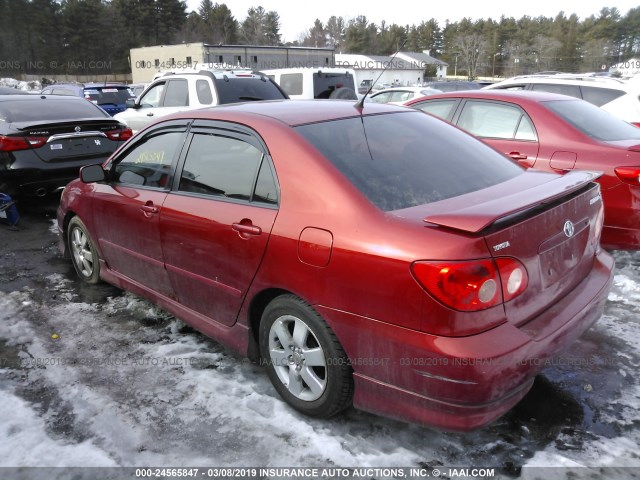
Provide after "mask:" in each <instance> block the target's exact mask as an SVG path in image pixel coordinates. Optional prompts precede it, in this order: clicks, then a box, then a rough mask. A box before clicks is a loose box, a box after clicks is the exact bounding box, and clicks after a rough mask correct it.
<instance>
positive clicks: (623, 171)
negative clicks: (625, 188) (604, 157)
mask: <svg viewBox="0 0 640 480" xmlns="http://www.w3.org/2000/svg"><path fill="white" fill-rule="evenodd" d="M614 171H615V172H616V175H617V176H618V178H619V179H620V180H622V181H623V182H624V183H629V184H631V185H640V167H616V168H615V169H614Z"/></svg>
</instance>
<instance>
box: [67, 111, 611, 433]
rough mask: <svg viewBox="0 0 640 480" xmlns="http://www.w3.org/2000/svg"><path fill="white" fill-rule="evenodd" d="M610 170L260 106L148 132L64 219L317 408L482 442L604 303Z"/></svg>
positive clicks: (404, 126)
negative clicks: (535, 166) (482, 434)
mask: <svg viewBox="0 0 640 480" xmlns="http://www.w3.org/2000/svg"><path fill="white" fill-rule="evenodd" d="M596 177H597V175H595V174H592V173H589V172H572V173H569V174H567V175H564V176H562V175H557V174H554V173H548V172H535V171H527V170H526V169H524V168H522V167H521V166H519V165H517V164H515V163H514V162H511V161H509V160H508V159H507V158H505V157H504V156H502V155H500V154H499V153H497V152H496V151H495V150H493V149H492V148H490V147H488V146H487V145H485V144H484V143H482V142H481V141H479V140H477V139H476V138H474V137H473V136H471V135H469V134H467V133H465V132H463V131H461V130H459V129H457V128H454V127H452V126H451V125H449V124H447V123H446V122H442V121H440V120H438V119H435V118H433V117H431V116H429V115H424V114H422V113H420V112H417V111H413V110H410V109H407V108H404V107H395V106H389V105H381V104H366V103H365V104H364V106H356V105H355V104H354V103H353V102H347V101H302V100H301V101H295V102H293V101H282V102H253V103H247V104H238V105H233V106H224V107H217V108H213V109H202V110H192V111H188V112H183V113H180V114H175V115H171V116H169V117H165V118H164V119H163V120H162V121H159V122H157V123H155V124H153V125H151V126H149V127H147V128H145V129H144V130H142V131H140V132H139V133H138V134H137V135H136V136H135V137H134V138H133V139H132V140H131V141H130V142H129V143H127V144H126V145H125V146H124V147H123V148H122V149H120V150H119V151H118V152H116V153H115V154H114V155H113V156H112V157H111V159H110V160H108V161H107V162H106V163H105V164H103V165H93V166H89V167H85V168H83V170H82V171H81V178H80V179H78V180H75V181H73V182H71V184H69V185H68V186H67V188H66V189H65V190H64V193H63V195H62V198H61V204H60V208H59V210H58V228H59V231H60V239H61V248H62V251H63V252H64V254H65V255H68V256H69V257H70V258H71V260H72V262H73V265H74V266H75V269H76V271H77V273H78V275H79V276H80V278H81V279H83V280H84V281H86V282H89V283H95V282H98V281H99V280H100V279H102V280H105V281H107V282H110V283H112V284H114V285H117V286H119V287H121V288H125V289H127V290H130V291H132V292H134V293H136V294H139V295H143V296H145V297H147V298H149V299H151V300H152V301H154V302H156V303H157V304H158V305H160V306H162V307H164V308H165V309H167V310H168V311H170V312H172V313H173V314H175V315H176V316H178V317H180V318H181V319H183V320H184V321H186V322H187V323H189V324H191V325H193V326H194V327H195V328H197V329H198V330H200V331H201V332H203V333H205V334H207V335H209V336H211V337H213V338H215V339H217V340H219V341H221V342H222V343H224V344H226V345H228V346H229V347H231V348H233V349H234V350H236V351H237V352H239V353H241V354H242V355H247V356H249V357H251V358H253V359H255V360H260V361H261V362H262V363H263V364H264V365H265V366H266V369H267V372H268V375H269V377H270V379H271V381H272V383H273V385H274V387H275V389H276V390H277V391H278V393H279V394H280V395H281V396H282V398H283V399H284V400H285V401H286V402H288V403H289V404H290V405H291V406H292V407H294V408H295V409H297V410H299V411H301V412H303V413H305V414H308V415H312V416H317V417H329V416H331V415H335V414H336V413H338V412H340V411H342V410H344V409H345V408H347V407H349V406H350V405H351V404H352V403H353V404H354V405H355V406H356V407H357V408H361V409H364V410H368V411H372V412H376V413H379V414H383V415H388V416H392V417H396V418H400V419H403V420H406V421H411V422H418V423H421V424H425V425H431V426H436V427H439V428H444V429H451V430H470V429H474V428H479V427H481V426H483V425H486V424H487V423H489V422H492V421H493V420H495V419H496V418H497V417H499V416H500V415H502V414H503V413H505V412H506V411H507V410H509V409H510V408H511V407H513V406H514V405H515V404H516V403H518V401H519V400H520V399H521V398H522V397H523V396H524V395H525V394H526V393H527V391H528V390H529V388H530V387H531V385H532V383H533V380H534V376H535V375H536V374H537V373H538V372H539V371H540V369H541V368H542V366H543V365H544V363H545V360H546V359H548V358H549V357H551V356H554V355H557V354H559V353H560V352H561V351H563V349H565V348H567V346H568V345H569V344H570V343H571V342H572V341H574V340H575V339H576V338H577V337H578V336H579V335H581V334H582V333H583V332H584V331H585V330H586V329H588V328H589V327H590V326H591V325H592V324H593V323H594V322H595V321H596V320H597V319H598V318H599V317H600V315H601V313H602V311H603V309H604V304H605V301H606V298H607V294H608V291H609V288H610V286H611V281H612V275H613V259H612V257H611V256H610V255H609V254H608V253H607V252H605V251H604V250H602V249H600V246H599V240H600V234H601V230H602V221H603V208H602V202H601V199H600V188H599V186H598V184H597V183H594V180H595V179H596Z"/></svg>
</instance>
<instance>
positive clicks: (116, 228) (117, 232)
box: [93, 121, 187, 297]
mask: <svg viewBox="0 0 640 480" xmlns="http://www.w3.org/2000/svg"><path fill="white" fill-rule="evenodd" d="M186 129H187V125H186V121H181V122H174V123H172V124H168V125H165V126H163V127H161V128H157V129H154V130H152V131H150V132H148V133H147V134H145V135H144V137H143V138H141V139H139V140H138V141H137V142H135V143H134V144H132V145H131V147H130V148H128V149H127V150H126V151H124V152H122V154H120V155H119V156H118V157H117V158H115V159H114V160H113V161H112V162H111V163H110V164H109V166H108V168H109V172H108V174H107V175H108V181H107V182H105V183H99V184H96V186H95V193H94V196H93V198H94V214H93V215H94V223H95V228H96V232H97V237H98V238H97V242H98V244H99V246H100V250H101V252H102V255H103V257H104V260H105V262H106V263H107V265H108V267H109V268H110V269H111V270H113V271H114V272H116V273H118V274H120V275H123V276H125V277H127V278H129V279H130V280H133V281H135V282H137V283H140V284H142V285H144V286H146V287H149V288H151V289H153V290H155V291H157V292H158V293H160V294H162V295H166V296H169V297H172V296H173V291H172V289H171V285H170V282H169V279H168V277H167V273H166V270H165V268H164V260H163V257H162V246H161V243H160V231H159V221H160V213H161V211H162V208H163V204H164V202H165V199H166V197H167V193H168V190H169V188H170V186H171V179H172V176H173V174H174V170H175V165H176V163H177V157H178V155H179V153H180V150H181V146H182V144H183V142H184V139H185V135H186V134H185V132H186Z"/></svg>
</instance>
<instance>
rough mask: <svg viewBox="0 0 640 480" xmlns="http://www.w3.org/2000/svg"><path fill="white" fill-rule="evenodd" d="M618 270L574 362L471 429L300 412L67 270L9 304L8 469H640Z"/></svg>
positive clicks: (2, 343) (630, 278)
mask: <svg viewBox="0 0 640 480" xmlns="http://www.w3.org/2000/svg"><path fill="white" fill-rule="evenodd" d="M54 234H55V232H54V231H53V229H50V230H49V235H51V236H52V237H54ZM616 262H617V266H618V268H617V273H616V277H615V282H614V286H613V289H612V291H611V294H610V296H609V302H608V304H607V308H606V311H605V315H604V316H603V318H602V319H601V320H600V321H599V322H598V323H597V324H596V326H595V327H594V328H592V329H591V330H590V331H589V332H587V333H586V334H585V335H584V336H583V337H582V338H581V339H580V340H579V341H578V342H576V344H575V345H574V346H573V347H572V348H571V350H570V351H569V352H567V354H566V355H565V356H563V357H562V358H563V359H564V360H567V361H564V362H558V364H556V365H554V366H552V367H550V368H548V369H547V370H546V371H545V374H544V376H543V377H540V378H539V379H538V380H536V384H535V386H534V388H533V390H532V392H531V393H530V394H529V395H528V396H527V397H525V399H524V400H523V401H522V402H521V404H519V405H518V406H517V407H516V408H515V409H514V410H513V411H512V412H510V413H508V414H507V415H505V416H504V417H502V418H501V419H499V420H498V421H496V422H495V423H494V424H493V425H491V426H489V427H487V428H485V429H482V430H480V431H478V432H474V433H471V434H466V435H464V434H452V433H443V432H437V431H433V430H430V429H426V428H422V427H418V426H415V425H408V424H405V423H401V422H396V421H393V420H389V419H385V418H382V417H378V416H375V415H370V414H367V413H364V412H358V411H355V410H350V411H348V412H347V413H346V414H343V415H341V416H338V417H336V418H334V419H331V420H316V419H311V418H308V417H304V416H302V415H300V414H298V413H297V412H295V411H294V410H292V409H291V408H289V407H288V406H287V405H286V404H285V403H284V402H283V401H281V400H280V399H279V397H278V395H277V393H276V392H275V390H274V389H273V387H272V386H271V384H270V382H269V380H268V378H267V376H266V374H265V372H264V371H263V370H262V368H261V367H259V366H256V365H253V364H251V363H250V362H248V360H246V359H241V358H238V357H236V356H234V355H232V354H230V353H229V352H228V351H227V350H225V348H224V347H222V346H220V345H219V344H217V343H215V342H214V341H212V340H210V339H207V338H206V337H204V336H203V335H200V334H199V333H197V332H195V331H194V330H192V329H191V328H190V327H188V326H186V325H185V324H184V323H182V322H181V321H179V320H177V319H175V318H173V317H172V316H170V315H168V314H167V313H165V312H164V311H162V310H161V309H159V308H157V307H155V306H153V305H152V304H150V303H148V302H147V301H145V300H142V299H140V298H138V297H136V296H134V295H131V294H129V293H123V292H121V291H119V290H117V289H115V288H113V287H110V286H106V285H101V286H95V287H91V286H84V285H80V284H79V282H78V281H77V280H75V279H74V278H73V277H72V276H70V275H69V274H68V270H67V271H64V270H62V272H63V273H55V274H52V275H48V276H46V278H45V279H44V282H43V283H42V285H41V288H33V287H24V288H21V289H20V290H18V291H13V292H10V293H8V294H4V295H1V296H0V466H11V467H16V466H87V465H92V466H112V465H117V466H173V467H176V466H187V467H188V466H203V465H204V466H239V467H248V466H278V467H282V466H287V467H292V466H319V467H332V466H337V467H355V466H358V467H364V466H371V467H393V466H403V467H416V466H439V465H445V466H462V467H467V468H470V467H473V466H476V467H496V468H498V469H500V471H501V474H502V475H504V476H506V477H508V478H517V477H520V478H526V479H534V478H597V477H598V472H599V470H598V469H599V468H600V467H640V458H639V456H638V453H639V452H640V448H639V445H640V434H639V430H638V425H639V422H640V381H638V379H637V378H636V372H637V370H638V366H639V365H640V354H639V352H640V325H639V321H640V320H639V319H640V316H639V315H638V312H639V310H640V253H622V252H617V253H616ZM542 467H546V468H542ZM548 467H562V468H558V469H551V470H549V469H548ZM577 467H580V468H577ZM635 471H636V472H640V470H635ZM633 472H634V470H629V469H621V470H619V471H616V478H626V476H627V475H631V474H632V473H633ZM594 475H595V477H594Z"/></svg>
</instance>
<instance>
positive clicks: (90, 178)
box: [80, 164, 107, 183]
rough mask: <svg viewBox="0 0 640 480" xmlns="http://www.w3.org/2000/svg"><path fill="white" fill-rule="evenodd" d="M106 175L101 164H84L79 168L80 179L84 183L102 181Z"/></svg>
mask: <svg viewBox="0 0 640 480" xmlns="http://www.w3.org/2000/svg"><path fill="white" fill-rule="evenodd" d="M106 179H107V175H106V174H105V172H104V170H103V169H102V165H100V164H97V165H85V166H84V167H82V168H81V169H80V180H82V181H83V182H84V183H96V182H104V181H105V180H106Z"/></svg>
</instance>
